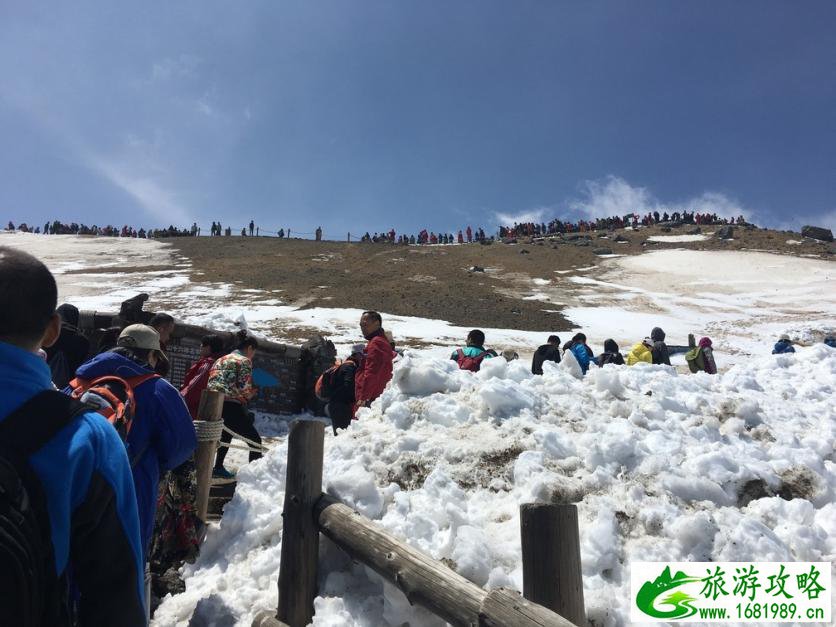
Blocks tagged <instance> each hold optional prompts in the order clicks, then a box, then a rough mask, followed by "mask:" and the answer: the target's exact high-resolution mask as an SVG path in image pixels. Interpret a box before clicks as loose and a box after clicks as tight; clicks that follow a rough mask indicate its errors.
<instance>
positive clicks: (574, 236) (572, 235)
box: [565, 233, 581, 242]
mask: <svg viewBox="0 0 836 627" xmlns="http://www.w3.org/2000/svg"><path fill="white" fill-rule="evenodd" d="M565 237H566V239H567V240H568V241H570V242H574V241H575V240H577V239H580V238H581V236H580V235H579V234H578V233H569V234H567V235H566V236H565Z"/></svg>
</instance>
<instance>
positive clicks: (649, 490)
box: [155, 344, 836, 626]
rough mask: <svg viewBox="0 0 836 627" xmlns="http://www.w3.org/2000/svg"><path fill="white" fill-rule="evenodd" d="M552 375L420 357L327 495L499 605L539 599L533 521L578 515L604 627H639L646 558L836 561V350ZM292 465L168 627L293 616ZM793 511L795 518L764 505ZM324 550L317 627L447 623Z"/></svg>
mask: <svg viewBox="0 0 836 627" xmlns="http://www.w3.org/2000/svg"><path fill="white" fill-rule="evenodd" d="M550 366H551V365H550V364H549V365H547V368H546V374H545V375H544V376H541V377H535V376H533V375H531V374H530V373H529V372H528V371H527V369H526V367H525V365H524V364H521V363H520V362H512V363H510V364H509V363H506V362H505V361H504V360H499V359H497V360H492V361H489V362H486V364H485V366H484V368H483V370H482V372H480V373H478V374H477V375H473V374H471V373H467V372H461V371H458V370H457V369H456V368H455V365H454V364H453V363H452V362H450V361H446V360H435V359H432V358H428V357H425V356H414V355H413V356H408V357H407V358H406V359H404V360H403V361H402V362H400V363H399V364H398V365H397V368H396V374H395V377H394V381H393V383H392V384H391V385H390V387H389V388H388V389H387V391H386V392H385V393H384V395H383V397H381V399H379V400H378V401H376V402H375V403H374V405H373V406H372V408H371V409H369V410H364V411H363V412H362V414H361V415H360V419H359V420H358V421H357V422H355V423H354V424H353V425H352V427H350V429H349V430H348V431H347V432H345V433H342V434H341V435H339V436H338V437H336V438H334V437H333V436H331V435H327V436H326V451H325V460H326V461H325V472H324V476H325V482H326V484H327V489H328V490H329V491H331V492H333V493H334V494H337V495H339V496H340V497H341V498H343V499H344V500H345V501H346V502H348V503H349V504H351V505H353V506H354V507H356V508H357V509H358V510H359V511H361V512H363V513H364V514H365V515H367V516H369V517H371V518H373V519H376V520H378V521H379V522H380V524H382V525H383V526H384V527H386V528H387V529H389V530H391V531H392V532H394V533H396V534H398V535H399V536H401V537H403V538H406V539H407V540H408V541H409V542H410V543H412V544H414V545H415V546H417V547H419V548H421V549H423V550H425V551H427V552H429V553H430V554H431V555H433V556H434V557H436V558H446V559H447V560H450V563H453V564H455V568H456V570H458V572H460V573H461V574H463V575H464V576H466V577H468V578H470V579H471V580H473V581H474V582H476V583H477V584H479V585H482V586H485V587H488V588H490V587H493V586H513V587H515V588H518V589H519V588H520V587H521V584H522V581H521V576H522V575H521V563H520V540H519V518H518V507H519V505H520V504H522V503H527V502H532V501H556V500H570V501H573V502H577V503H578V507H579V512H580V521H581V522H580V527H581V529H580V531H581V542H582V545H581V553H582V558H583V575H584V588H585V597H586V605H587V610H588V615H589V618H590V619H591V620H592V621H593V622H594V623H595V624H600V625H620V624H624V623H625V622H627V620H628V619H627V617H628V608H629V605H628V595H629V575H630V561H631V560H666V561H679V560H681V561H688V560H691V561H696V560H698V561H705V560H728V561H735V560H759V561H771V560H809V561H828V560H829V561H832V560H834V559H836V502H835V501H836V498H834V497H836V494H834V489H836V457H834V441H836V406H834V403H833V393H834V386H836V350H834V349H830V348H828V347H826V346H824V345H822V344H819V345H816V346H815V347H812V348H808V349H802V350H800V351H799V352H798V353H797V354H795V355H786V356H775V357H773V356H767V357H762V358H758V359H754V360H751V361H749V362H748V363H744V364H740V365H738V366H735V367H733V368H731V369H729V371H728V372H726V373H725V374H722V375H718V376H714V377H712V376H708V375H704V374H699V375H687V376H683V375H677V374H676V372H675V371H674V370H673V369H670V368H667V367H664V366H644V365H642V366H637V367H634V368H626V367H621V368H617V367H611V366H608V367H607V368H604V369H597V368H593V369H592V370H591V372H590V373H589V374H588V375H587V376H586V377H585V378H583V379H578V378H576V377H575V376H574V375H573V373H572V372H571V371H570V369H569V368H567V367H563V366H560V367H550ZM648 393H651V394H648ZM285 457H286V446H285V445H278V446H277V447H276V448H275V449H273V450H271V451H270V453H269V454H268V455H267V456H266V458H265V459H263V460H261V461H259V462H256V463H254V464H251V465H249V466H247V467H246V468H244V469H242V470H241V471H240V474H239V484H238V490H237V492H236V496H235V498H234V499H233V501H232V502H231V503H230V504H229V505H228V506H227V509H226V512H225V515H224V519H223V521H222V523H221V525H220V528H219V529H217V530H213V531H212V532H211V535H210V537H209V540H208V542H207V545H206V547H205V549H204V551H203V552H202V554H201V556H200V558H199V560H198V562H197V563H196V564H195V565H193V566H187V567H186V585H187V590H186V592H185V593H183V594H181V595H179V596H177V597H174V598H168V599H166V600H165V601H164V603H163V605H162V606H161V607H160V609H159V610H158V612H157V614H156V619H155V624H156V625H161V626H162V625H185V624H186V623H187V621H188V619H189V617H190V616H191V614H192V612H193V610H194V609H195V607H196V605H197V603H198V600H199V599H201V598H206V597H209V596H211V595H216V596H214V597H213V598H212V599H211V600H210V601H209V602H206V601H204V605H203V606H202V608H201V609H200V610H199V612H206V614H207V615H208V614H211V615H212V616H213V617H218V616H223V615H229V616H231V617H235V619H236V622H235V624H237V625H241V626H244V625H249V623H250V621H251V619H252V615H253V614H254V613H255V612H256V611H257V610H258V609H259V608H266V607H273V606H275V604H276V601H277V599H276V578H277V573H278V561H279V554H280V550H281V541H282V536H281V527H282V521H281V503H282V500H283V489H284V475H285ZM753 481H754V482H756V483H749V482H753ZM747 484H748V486H747V489H746V490H744V486H746V485H747ZM777 493H781V494H782V495H783V496H785V497H786V498H788V499H791V500H785V499H784V498H780V497H778V496H766V495H768V494H777ZM745 494H748V495H749V496H748V497H746V496H745ZM752 497H761V498H756V499H755V500H752V501H751V502H748V504H747V501H748V499H750V498H752ZM324 544H325V545H324V546H323V549H322V554H321V564H320V566H321V570H320V572H321V580H320V590H321V593H322V596H321V597H320V598H318V599H317V604H316V607H317V614H316V617H315V621H314V622H315V624H316V625H334V626H336V625H369V626H371V625H401V624H403V623H404V622H407V621H408V622H409V624H411V625H433V624H438V622H437V621H436V620H435V619H434V618H433V617H432V616H430V615H428V614H427V613H426V612H423V611H422V610H420V609H417V608H412V607H410V606H409V605H408V603H407V602H406V600H405V598H404V597H403V596H402V595H401V594H400V592H398V591H397V590H395V589H393V588H392V587H391V586H388V585H384V584H383V583H382V581H381V580H380V579H379V578H378V577H377V576H376V575H374V574H373V573H370V572H367V571H366V569H364V568H363V567H360V566H357V565H352V564H350V563H349V562H348V561H347V560H346V559H345V557H344V556H343V555H342V554H341V553H340V552H339V551H338V550H336V549H335V548H334V547H333V546H332V545H329V544H328V543H327V541H326V542H325V543H324Z"/></svg>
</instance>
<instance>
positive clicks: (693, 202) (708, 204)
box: [569, 175, 755, 219]
mask: <svg viewBox="0 0 836 627" xmlns="http://www.w3.org/2000/svg"><path fill="white" fill-rule="evenodd" d="M580 190H581V196H580V197H579V198H576V199H573V200H571V201H570V202H569V208H570V209H572V210H574V211H577V212H578V213H581V214H583V215H585V216H588V217H590V218H603V217H608V216H618V215H625V214H628V213H633V212H635V213H639V214H642V213H648V212H650V211H659V212H663V211H667V212H668V213H670V212H673V211H683V210H687V211H697V212H699V213H716V214H717V215H719V216H723V217H730V218H731V217H737V216H739V215H742V216H744V217H745V218H747V219H753V218H754V215H755V214H754V212H753V211H751V210H750V209H747V208H745V207H743V206H742V205H741V204H740V203H739V202H738V201H737V200H735V199H733V198H729V197H728V196H726V195H725V194H722V193H720V192H712V191H706V192H703V193H702V194H700V195H699V196H695V197H693V198H689V199H686V200H683V201H661V200H659V199H658V198H656V197H655V196H654V195H653V193H652V192H651V191H650V190H649V189H647V188H646V187H634V186H632V185H630V183H628V182H627V181H625V180H624V179H623V178H621V177H618V176H613V175H609V176H607V177H605V178H603V179H598V180H587V181H584V182H583V183H582V184H581V185H580Z"/></svg>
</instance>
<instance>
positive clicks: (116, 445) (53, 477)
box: [0, 342, 145, 625]
mask: <svg viewBox="0 0 836 627" xmlns="http://www.w3.org/2000/svg"><path fill="white" fill-rule="evenodd" d="M50 389H53V386H52V381H51V379H50V371H49V366H47V364H46V362H44V361H43V360H42V359H41V358H40V357H39V356H37V355H35V354H33V353H30V352H28V351H25V350H23V349H20V348H18V347H16V346H12V345H11V344H6V343H3V342H0V421H2V420H5V418H6V417H8V416H9V415H10V414H11V413H12V412H14V411H15V410H16V409H17V408H18V407H20V406H21V405H23V404H24V403H26V402H27V401H29V400H30V399H32V398H33V397H34V396H35V395H36V394H38V393H40V392H42V391H44V390H50ZM29 464H30V466H31V467H32V470H33V471H34V473H35V475H36V476H37V477H38V479H39V480H40V482H41V486H42V487H43V491H44V496H45V498H46V507H47V511H48V514H49V524H50V533H51V536H52V546H53V549H54V558H55V569H56V574H57V575H58V576H59V577H61V576H63V575H64V574H65V573H66V572H67V571H68V569H70V570H71V571H72V580H73V584H74V586H75V587H76V588H78V589H79V590H80V591H81V596H80V599H79V614H80V617H82V620H83V621H84V622H83V624H91V625H116V624H121V625H143V624H145V609H144V583H143V579H144V560H143V559H142V552H141V542H140V537H139V523H138V518H137V505H136V496H135V494H134V485H133V481H132V480H131V472H130V465H129V463H128V456H127V455H126V453H125V447H124V445H123V444H122V441H121V440H120V439H119V436H118V434H117V433H116V430H115V429H114V428H113V427H112V426H111V425H109V424H108V423H107V421H106V420H105V419H104V418H102V417H101V416H100V415H99V414H96V413H85V414H83V415H81V416H80V417H79V418H77V419H76V420H73V421H72V422H71V423H70V424H69V425H67V426H66V427H64V428H63V429H62V430H61V431H59V432H58V434H57V435H56V436H55V437H54V438H52V440H50V441H49V442H48V443H47V444H46V445H45V446H44V447H42V448H41V449H40V450H39V451H37V452H36V453H35V454H34V455H32V456H31V457H30V458H29ZM71 553H72V555H71ZM91 588H92V589H93V594H85V591H86V590H90V589H91Z"/></svg>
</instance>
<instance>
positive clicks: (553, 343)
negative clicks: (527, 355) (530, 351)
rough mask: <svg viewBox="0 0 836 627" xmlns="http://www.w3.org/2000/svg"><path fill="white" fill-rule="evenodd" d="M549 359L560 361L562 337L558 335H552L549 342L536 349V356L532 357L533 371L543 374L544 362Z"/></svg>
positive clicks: (533, 372)
mask: <svg viewBox="0 0 836 627" xmlns="http://www.w3.org/2000/svg"><path fill="white" fill-rule="evenodd" d="M547 361H553V362H555V363H558V364H559V363H560V338H559V337H558V336H556V335H550V336H549V339H548V340H547V343H546V344H543V345H542V346H540V347H539V348H538V349H537V350H536V351H534V357H533V358H532V359H531V373H532V374H543V363H544V362H547Z"/></svg>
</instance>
